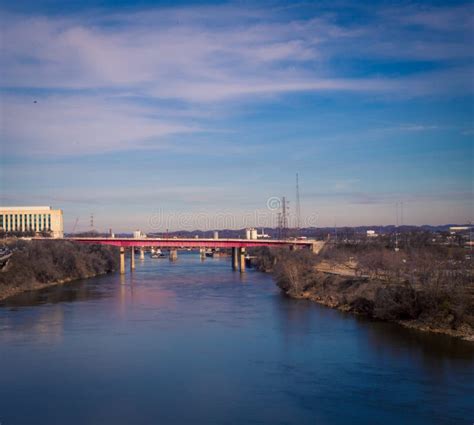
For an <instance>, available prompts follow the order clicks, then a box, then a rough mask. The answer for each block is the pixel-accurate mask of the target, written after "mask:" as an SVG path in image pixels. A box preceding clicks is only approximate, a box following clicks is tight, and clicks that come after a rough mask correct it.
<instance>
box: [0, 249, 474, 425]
mask: <svg viewBox="0 0 474 425" xmlns="http://www.w3.org/2000/svg"><path fill="white" fill-rule="evenodd" d="M473 422H474V347H473V345H471V344H468V343H463V342H461V341H457V340H455V339H452V338H448V337H440V336H431V335H426V334H423V333H419V332H416V331H409V330H405V329H401V328H399V327H397V326H394V325H390V324H384V323H374V322H370V321H366V320H362V319H357V318H354V317H352V316H350V315H347V314H344V313H341V312H338V311H335V310H331V309H328V308H324V307H321V306H318V305H315V304H313V303H310V302H306V301H297V300H291V299H287V298H285V297H284V296H282V295H281V293H280V292H279V290H278V289H277V288H276V287H275V285H274V283H273V282H272V280H271V278H270V276H268V275H265V274H261V273H258V272H252V271H249V272H248V273H247V274H246V276H243V277H241V276H240V275H239V273H238V272H237V273H236V272H232V271H231V270H230V264H229V260H228V259H206V261H205V262H204V263H201V261H200V259H199V256H198V255H196V254H181V253H180V256H179V260H178V262H177V263H170V262H169V261H168V260H159V259H155V260H153V259H150V258H147V259H146V260H145V261H144V262H140V261H137V269H136V271H135V272H134V273H133V275H130V274H127V275H126V276H125V277H124V278H123V277H120V276H119V275H109V276H104V277H100V278H95V279H89V280H87V281H81V282H78V283H76V284H71V285H68V286H65V287H62V288H54V289H49V290H45V291H39V292H35V293H31V294H27V295H22V296H20V297H16V298H15V299H11V300H10V301H8V302H5V303H4V304H3V305H2V306H1V307H0V423H1V424H2V425H14V424H28V425H29V424H32V425H33V424H35V425H36V424H62V425H63V424H100V425H104V424H130V425H139V424H219V425H220V424H298V425H300V424H369V423H371V424H384V425H389V424H397V425H400V424H469V425H471V424H472V423H473Z"/></svg>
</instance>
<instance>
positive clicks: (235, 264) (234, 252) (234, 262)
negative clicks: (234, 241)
mask: <svg viewBox="0 0 474 425" xmlns="http://www.w3.org/2000/svg"><path fill="white" fill-rule="evenodd" d="M231 261H232V270H237V269H238V268H239V256H238V253H237V248H235V247H234V248H232V259H231Z"/></svg>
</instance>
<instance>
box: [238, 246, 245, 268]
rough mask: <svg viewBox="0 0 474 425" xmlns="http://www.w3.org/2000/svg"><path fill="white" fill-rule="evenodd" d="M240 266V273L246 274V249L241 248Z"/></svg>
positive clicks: (239, 254)
mask: <svg viewBox="0 0 474 425" xmlns="http://www.w3.org/2000/svg"><path fill="white" fill-rule="evenodd" d="M238 256H239V266H240V273H245V248H239V253H238Z"/></svg>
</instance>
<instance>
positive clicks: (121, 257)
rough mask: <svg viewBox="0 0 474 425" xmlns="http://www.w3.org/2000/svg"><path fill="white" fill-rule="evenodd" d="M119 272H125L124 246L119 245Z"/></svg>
mask: <svg viewBox="0 0 474 425" xmlns="http://www.w3.org/2000/svg"><path fill="white" fill-rule="evenodd" d="M120 274H125V248H124V247H123V246H121V247H120Z"/></svg>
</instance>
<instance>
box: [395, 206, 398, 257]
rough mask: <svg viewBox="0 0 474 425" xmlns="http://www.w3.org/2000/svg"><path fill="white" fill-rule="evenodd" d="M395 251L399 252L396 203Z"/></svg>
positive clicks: (396, 207)
mask: <svg viewBox="0 0 474 425" xmlns="http://www.w3.org/2000/svg"><path fill="white" fill-rule="evenodd" d="M395 223H396V224H395V251H396V252H398V202H396V203H395Z"/></svg>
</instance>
